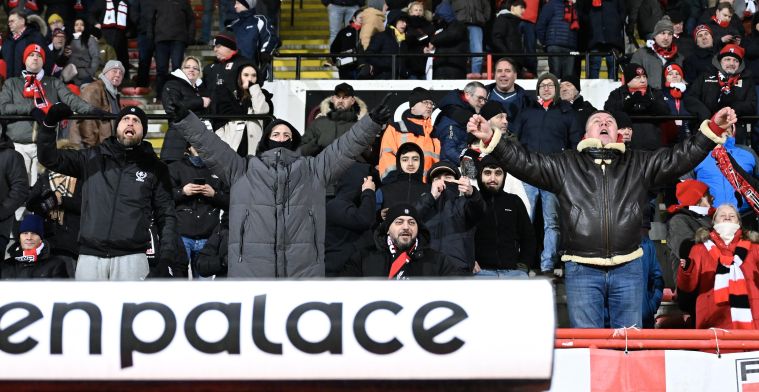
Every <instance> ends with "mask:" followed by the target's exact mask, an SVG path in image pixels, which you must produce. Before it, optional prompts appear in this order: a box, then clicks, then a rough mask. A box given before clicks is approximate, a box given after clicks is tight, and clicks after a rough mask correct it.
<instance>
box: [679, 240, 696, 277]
mask: <svg viewBox="0 0 759 392" xmlns="http://www.w3.org/2000/svg"><path fill="white" fill-rule="evenodd" d="M693 245H695V242H694V241H693V240H690V239H689V240H684V241H683V242H681V243H680V249H678V252H677V253H678V256H680V268H682V269H683V271H687V270H688V269H689V268H690V264H691V259H690V257H689V256H690V250H691V248H693Z"/></svg>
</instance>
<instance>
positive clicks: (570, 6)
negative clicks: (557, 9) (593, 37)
mask: <svg viewBox="0 0 759 392" xmlns="http://www.w3.org/2000/svg"><path fill="white" fill-rule="evenodd" d="M564 21H565V22H567V23H569V29H570V30H573V31H574V30H579V29H580V22H579V21H578V19H577V8H576V7H575V3H574V2H573V1H572V0H564Z"/></svg>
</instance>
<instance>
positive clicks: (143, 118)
mask: <svg viewBox="0 0 759 392" xmlns="http://www.w3.org/2000/svg"><path fill="white" fill-rule="evenodd" d="M127 114H133V115H135V116H137V117H138V118H139V119H140V123H141V124H142V129H143V135H144V134H147V133H148V115H147V114H145V112H144V111H142V109H140V108H138V107H137V106H127V107H125V108H124V109H121V111H120V112H119V118H117V119H116V124H118V123H120V122H121V119H122V118H124V116H126V115H127Z"/></svg>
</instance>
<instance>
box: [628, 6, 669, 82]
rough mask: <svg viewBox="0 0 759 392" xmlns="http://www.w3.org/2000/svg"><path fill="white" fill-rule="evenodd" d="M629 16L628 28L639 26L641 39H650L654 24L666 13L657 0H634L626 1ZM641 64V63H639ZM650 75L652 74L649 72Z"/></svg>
mask: <svg viewBox="0 0 759 392" xmlns="http://www.w3.org/2000/svg"><path fill="white" fill-rule="evenodd" d="M625 5H626V8H627V12H625V14H624V15H627V17H628V24H627V25H628V30H629V31H632V29H634V28H635V27H637V28H638V34H639V37H640V39H644V40H645V39H648V38H649V35H650V34H651V33H653V31H654V26H656V22H658V21H659V20H660V19H661V18H662V15H663V14H664V13H663V12H662V9H661V5H660V4H659V2H658V1H657V0H632V1H628V2H625ZM638 64H640V63H638ZM649 75H650V74H649Z"/></svg>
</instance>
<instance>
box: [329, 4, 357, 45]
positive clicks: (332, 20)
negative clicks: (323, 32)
mask: <svg viewBox="0 0 759 392" xmlns="http://www.w3.org/2000/svg"><path fill="white" fill-rule="evenodd" d="M356 10H358V6H356V5H354V6H344V5H335V4H330V5H328V6H327V15H329V44H330V45H332V41H334V40H335V37H337V33H339V32H340V30H342V28H343V27H345V26H347V25H349V24H350V23H351V19H352V18H353V13H354V12H356Z"/></svg>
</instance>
